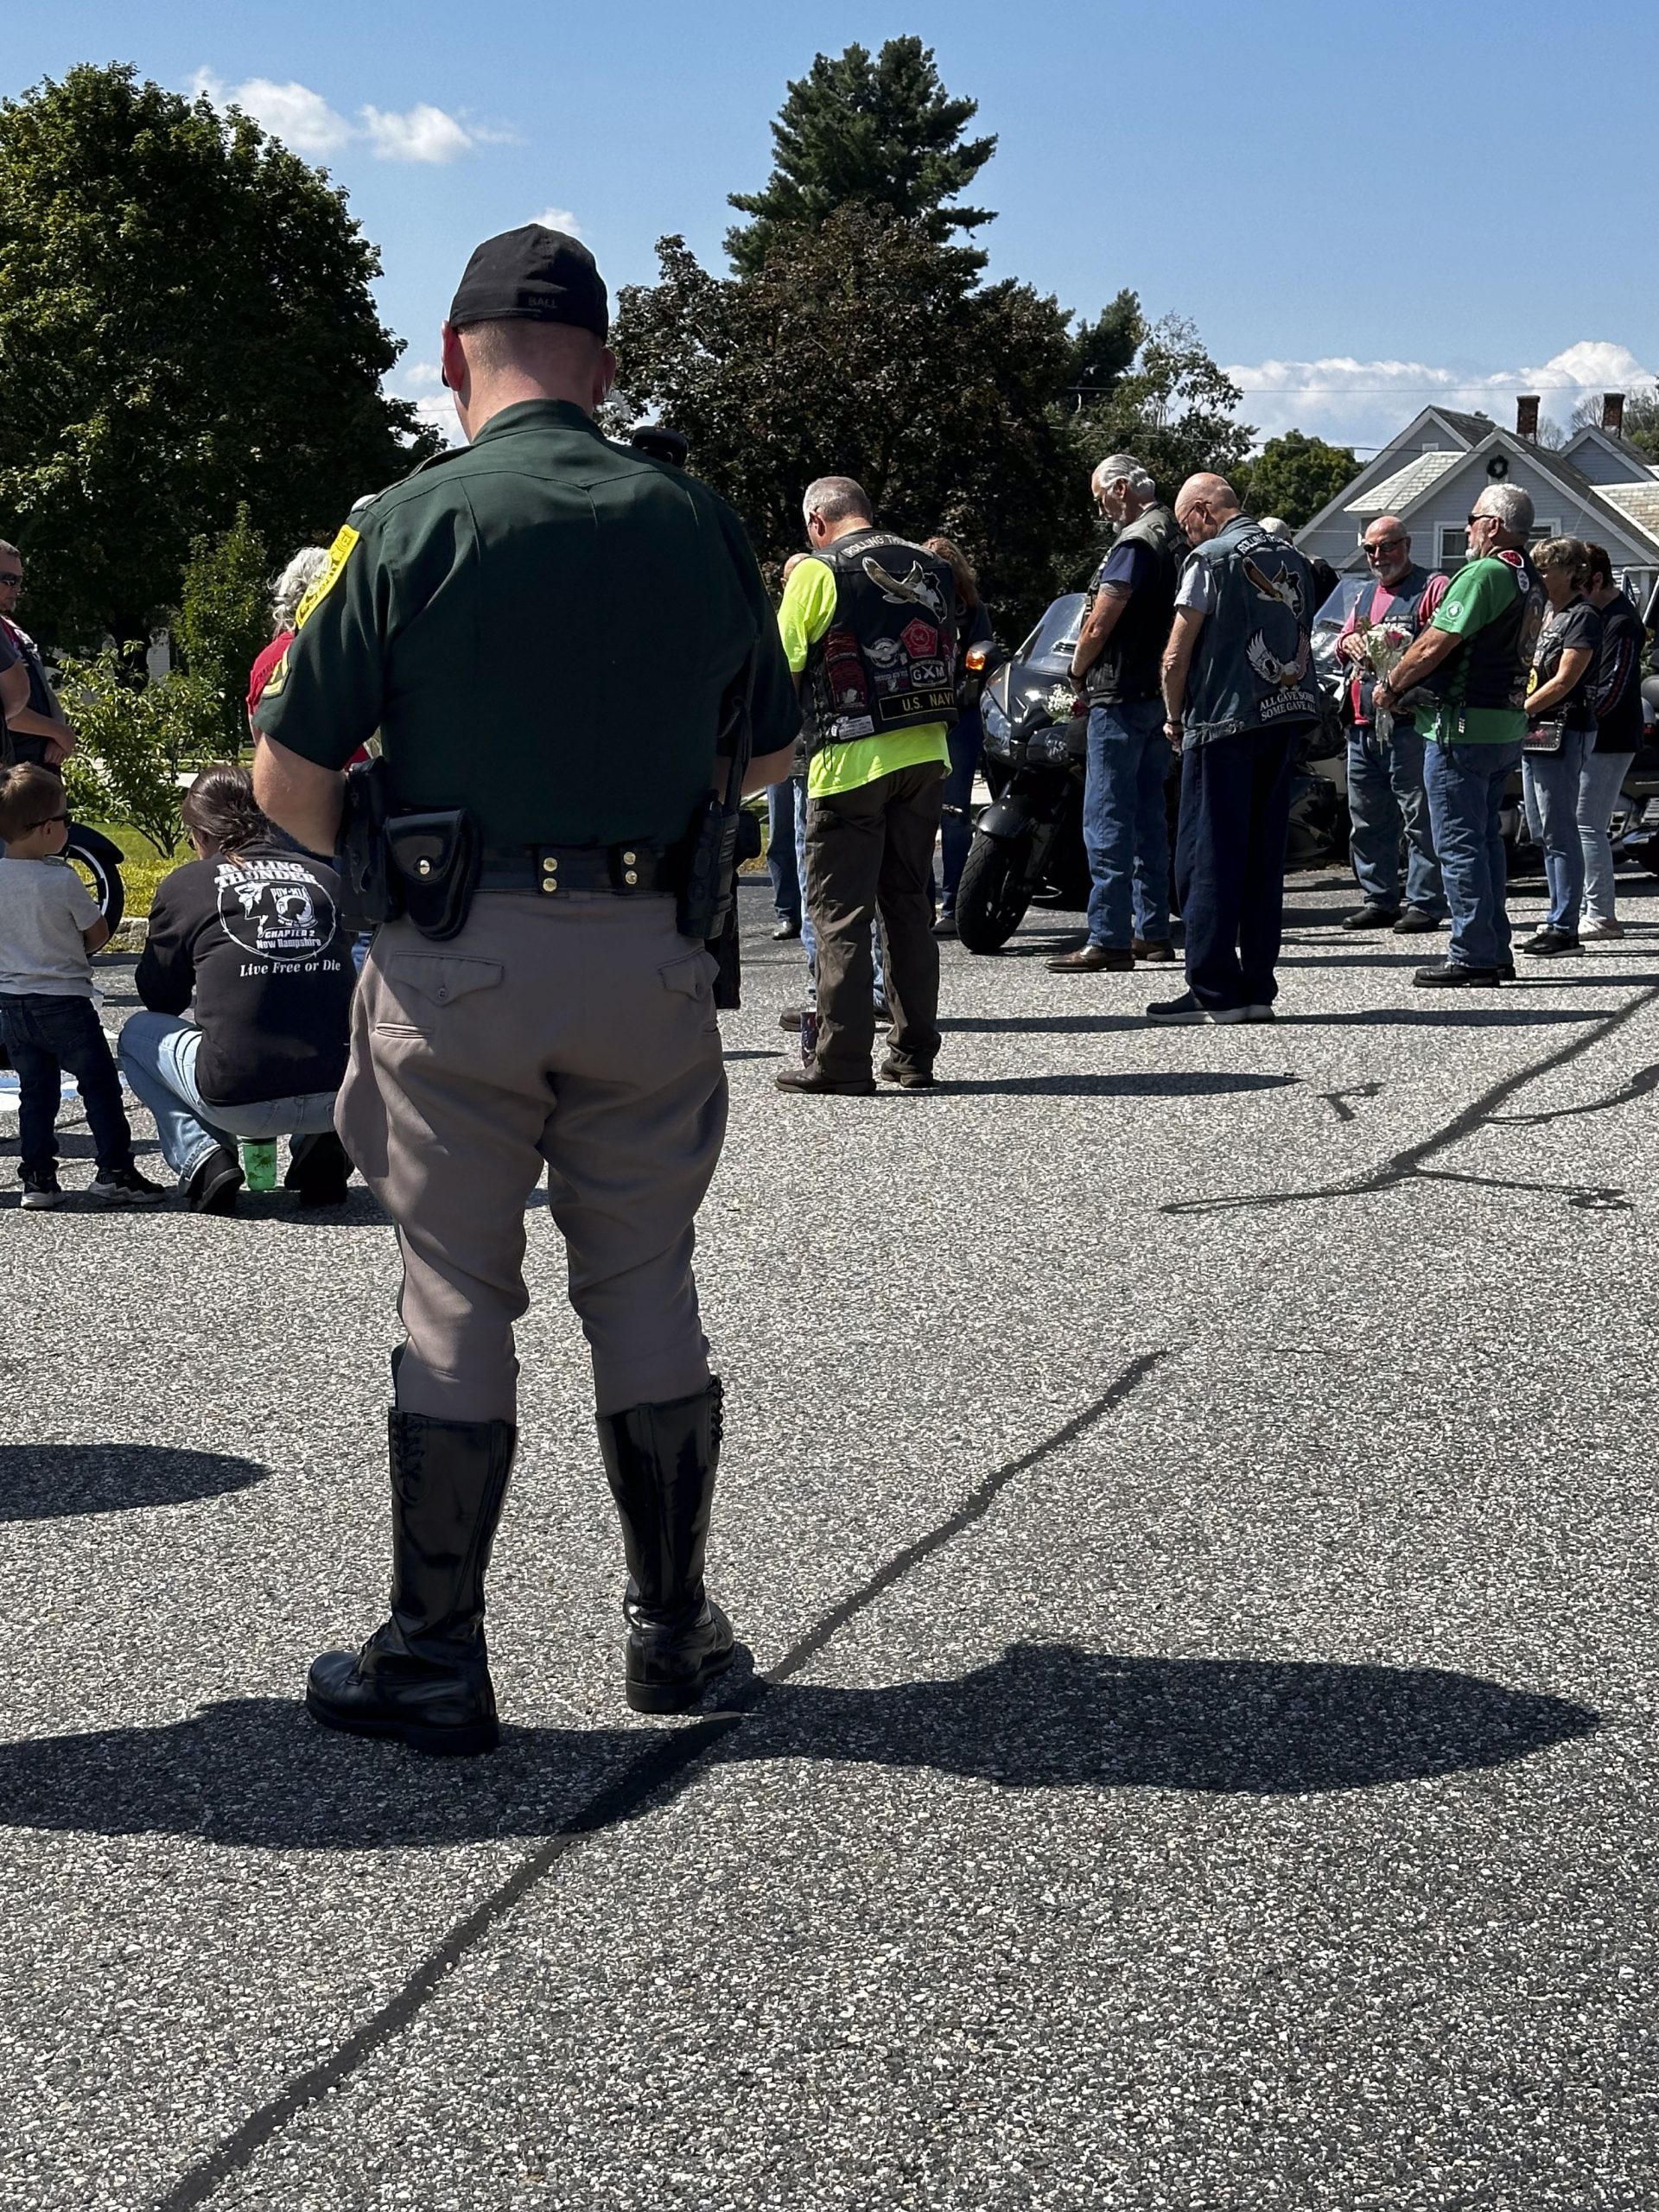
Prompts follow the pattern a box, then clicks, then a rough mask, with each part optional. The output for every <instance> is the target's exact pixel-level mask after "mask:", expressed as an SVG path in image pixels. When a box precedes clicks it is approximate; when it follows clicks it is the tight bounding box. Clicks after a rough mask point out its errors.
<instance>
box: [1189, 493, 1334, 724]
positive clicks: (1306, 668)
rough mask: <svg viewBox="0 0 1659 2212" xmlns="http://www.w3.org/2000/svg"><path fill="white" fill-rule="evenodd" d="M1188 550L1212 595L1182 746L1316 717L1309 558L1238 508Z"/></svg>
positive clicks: (1193, 675)
mask: <svg viewBox="0 0 1659 2212" xmlns="http://www.w3.org/2000/svg"><path fill="white" fill-rule="evenodd" d="M1192 558H1193V560H1194V561H1201V562H1203V563H1204V564H1205V567H1206V568H1207V569H1209V571H1210V590H1211V599H1210V607H1209V612H1208V613H1206V615H1205V621H1204V627H1203V628H1202V629H1201V630H1200V631H1199V632H1198V648H1197V650H1196V652H1194V653H1193V656H1192V670H1191V671H1190V673H1189V675H1188V677H1187V687H1186V704H1185V722H1186V735H1185V744H1186V747H1187V749H1188V750H1191V748H1192V747H1194V746H1198V745H1208V744H1210V743H1211V741H1213V740H1214V739H1216V738H1218V737H1231V736H1233V735H1234V734H1236V732H1238V731H1240V730H1255V729H1275V728H1279V727H1281V725H1286V724H1290V723H1294V722H1312V721H1318V720H1319V691H1318V689H1317V687H1316V683H1315V679H1314V677H1313V668H1312V661H1313V641H1312V639H1311V637H1310V635H1309V631H1308V626H1309V624H1310V622H1311V621H1312V620H1313V613H1314V606H1315V596H1316V593H1315V586H1314V582H1313V575H1312V574H1311V573H1310V571H1309V569H1308V565H1307V563H1306V561H1305V560H1304V559H1303V558H1302V556H1301V555H1300V553H1299V552H1298V551H1297V550H1296V549H1295V547H1294V545H1290V544H1287V543H1286V541H1285V540H1284V539H1283V538H1282V537H1269V536H1268V533H1267V531H1265V530H1263V529H1262V526H1261V524H1259V523H1258V522H1255V520H1253V519H1252V518H1251V517H1250V516H1249V515H1236V516H1235V517H1234V518H1233V519H1232V520H1231V521H1230V522H1229V523H1228V524H1225V525H1224V528H1223V529H1222V530H1221V531H1218V532H1217V535H1216V536H1215V537H1212V538H1211V539H1210V540H1209V541H1208V542H1207V543H1205V544H1203V545H1200V546H1198V548H1197V549H1196V550H1195V551H1194V552H1193V555H1192Z"/></svg>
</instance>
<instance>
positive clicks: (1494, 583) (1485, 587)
mask: <svg viewBox="0 0 1659 2212" xmlns="http://www.w3.org/2000/svg"><path fill="white" fill-rule="evenodd" d="M1524 588H1525V586H1524V583H1523V582H1522V580H1521V578H1520V577H1519V576H1518V575H1517V573H1516V570H1515V569H1512V568H1511V567H1510V564H1509V563H1508V562H1507V561H1500V560H1498V559H1497V558H1496V557H1495V556H1490V555H1489V556H1486V557H1485V558H1484V559H1482V560H1478V561H1467V562H1465V563H1464V565H1463V567H1462V568H1460V569H1459V570H1458V572H1457V574H1456V575H1454V576H1453V577H1452V581H1451V582H1450V583H1449V584H1447V586H1446V596H1445V598H1444V599H1443V600H1442V601H1440V605H1439V606H1438V607H1436V608H1435V610H1434V613H1433V616H1432V618H1431V619H1430V623H1429V627H1430V628H1431V629H1434V630H1445V631H1448V632H1450V633H1451V635H1452V637H1454V638H1472V637H1473V636H1474V634H1475V632H1477V631H1478V630H1484V628H1485V627H1486V625H1487V624H1488V623H1489V622H1496V621H1497V620H1498V618H1499V616H1500V615H1503V614H1507V613H1510V610H1511V608H1512V607H1514V605H1515V601H1516V591H1517V589H1524ZM1453 658H1454V660H1455V662H1456V665H1455V666H1454V667H1453V669H1452V676H1451V680H1450V682H1449V683H1447V685H1446V695H1445V696H1444V697H1443V698H1442V699H1441V701H1440V711H1439V713H1438V714H1437V715H1436V716H1435V719H1434V727H1433V730H1432V731H1431V732H1430V734H1431V735H1432V736H1433V737H1434V738H1435V739H1436V740H1438V741H1439V742H1440V744H1442V745H1519V743H1520V742H1521V740H1522V738H1523V737H1524V736H1525V734H1526V729H1527V717H1526V715H1525V713H1524V711H1523V710H1522V709H1520V708H1518V707H1517V708H1510V707H1467V708H1465V705H1464V704H1463V695H1464V691H1465V687H1466V686H1467V684H1468V681H1469V656H1468V654H1467V653H1466V652H1465V653H1459V654H1457V655H1454V657H1453Z"/></svg>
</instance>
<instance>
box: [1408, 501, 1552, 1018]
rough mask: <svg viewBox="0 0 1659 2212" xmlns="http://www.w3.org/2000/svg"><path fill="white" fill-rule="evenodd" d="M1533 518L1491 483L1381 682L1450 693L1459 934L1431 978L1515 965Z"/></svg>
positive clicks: (1432, 967) (1437, 844)
mask: <svg viewBox="0 0 1659 2212" xmlns="http://www.w3.org/2000/svg"><path fill="white" fill-rule="evenodd" d="M1531 528H1532V501H1531V499H1529V497H1528V495H1527V493H1525V492H1523V491H1522V489H1521V487H1520V486H1519V485H1518V484H1491V485H1488V486H1487V487H1486V489H1485V490H1484V492H1483V493H1481V495H1480V497H1479V498H1478V499H1477V500H1476V501H1475V504H1474V507H1473V510H1472V511H1471V514H1470V517H1469V538H1468V544H1469V558H1468V560H1467V561H1466V562H1465V564H1464V566H1463V567H1462V568H1461V569H1459V570H1458V572H1457V574H1456V575H1454V576H1453V577H1452V581H1451V582H1450V583H1449V584H1448V585H1447V586H1446V596H1445V598H1444V599H1442V600H1441V601H1440V605H1439V607H1437V608H1436V609H1435V611H1434V613H1433V616H1432V618H1431V619H1430V621H1429V625H1428V627H1427V629H1426V630H1425V631H1424V632H1422V633H1421V636H1420V637H1419V638H1418V639H1416V640H1415V642H1414V644H1412V645H1408V647H1407V648H1406V651H1405V652H1404V654H1403V656H1402V658H1401V659H1400V660H1399V661H1398V662H1397V663H1396V664H1395V669H1394V671H1393V673H1392V675H1390V677H1389V679H1388V681H1387V683H1379V684H1378V685H1377V687H1376V694H1375V698H1376V705H1377V706H1378V707H1379V708H1381V709H1383V710H1384V711H1385V712H1388V713H1392V712H1394V710H1395V707H1396V705H1397V703H1398V702H1399V701H1400V700H1401V699H1402V698H1403V697H1404V696H1405V695H1406V693H1407V692H1408V691H1410V690H1413V689H1414V686H1415V685H1417V684H1419V683H1424V682H1428V683H1430V684H1431V686H1432V688H1433V690H1434V691H1435V693H1436V694H1437V695H1438V696H1439V698H1440V712H1439V714H1438V715H1436V717H1435V721H1434V727H1433V729H1432V730H1431V731H1430V733H1429V738H1430V743H1429V746H1428V748H1427V755H1426V757H1425V760H1424V773H1423V782H1424V787H1425V789H1426V790H1427V793H1428V812H1429V819H1430V822H1431V823H1432V825H1433V832H1434V849H1435V851H1436V852H1437V853H1438V854H1439V855H1440V874H1441V876H1442V879H1443V880H1444V882H1445V885H1446V903H1447V905H1448V906H1450V907H1451V909H1452V943H1451V946H1450V949H1449V950H1448V953H1447V956H1446V958H1445V959H1444V960H1436V961H1431V962H1430V963H1429V965H1428V966H1427V967H1426V968H1420V969H1418V970H1417V973H1416V975H1415V976H1414V978H1413V980H1414V982H1417V983H1419V984H1421V985H1422V986H1423V987H1424V988H1427V989H1445V988H1452V987H1456V986H1460V985H1466V984H1473V985H1477V986H1481V985H1491V984H1494V983H1497V982H1503V981H1505V980H1507V979H1508V978H1509V977H1510V976H1513V975H1514V973H1515V967H1514V963H1513V962H1512V961H1511V959H1510V918H1509V913H1508V912H1507V910H1506V907H1505V905H1504V893H1505V888H1506V885H1507V880H1508V867H1507V862H1506V861H1505V857H1504V852H1503V835H1502V832H1501V830H1500V829H1499V827H1498V810H1499V808H1500V806H1501V804H1502V802H1503V786H1504V784H1505V782H1506V781H1507V779H1508V778H1509V776H1510V773H1511V772H1512V771H1513V770H1514V769H1516V767H1518V766H1520V762H1521V740H1522V736H1523V735H1524V734H1525V731H1526V727H1527V717H1526V713H1525V702H1526V696H1527V679H1528V677H1529V674H1530V672H1531V669H1532V649H1533V647H1534V645H1536V644H1537V642H1538V632H1539V631H1540V630H1541V629H1542V627H1543V623H1544V613H1545V606H1546V602H1545V598H1544V588H1543V586H1542V584H1541V583H1540V582H1539V581H1538V572H1537V570H1536V569H1535V568H1534V567H1533V565H1532V563H1531V562H1530V561H1529V559H1528V558H1527V539H1528V535H1529V531H1531Z"/></svg>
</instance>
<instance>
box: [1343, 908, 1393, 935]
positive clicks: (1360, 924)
mask: <svg viewBox="0 0 1659 2212" xmlns="http://www.w3.org/2000/svg"><path fill="white" fill-rule="evenodd" d="M1399 919H1400V909H1399V908H1398V907H1397V906H1370V905H1369V904H1368V905H1366V906H1361V907H1360V908H1359V909H1358V910H1357V912H1354V913H1351V914H1348V915H1345V916H1344V918H1343V925H1342V926H1343V927H1344V929H1345V930H1391V929H1392V928H1393V927H1394V925H1395V923H1396V922H1397V921H1398V920H1399Z"/></svg>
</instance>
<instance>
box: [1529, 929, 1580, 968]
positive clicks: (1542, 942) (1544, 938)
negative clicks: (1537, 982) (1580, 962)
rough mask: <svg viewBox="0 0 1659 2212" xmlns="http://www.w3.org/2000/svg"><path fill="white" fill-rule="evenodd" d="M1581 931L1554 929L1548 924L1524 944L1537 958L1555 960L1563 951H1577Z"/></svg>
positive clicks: (1532, 955)
mask: <svg viewBox="0 0 1659 2212" xmlns="http://www.w3.org/2000/svg"><path fill="white" fill-rule="evenodd" d="M1578 949H1579V933H1578V931H1576V930H1553V929H1551V928H1550V927H1549V926H1548V924H1546V925H1545V926H1544V927H1543V928H1542V929H1541V930H1540V931H1539V932H1538V934H1537V936H1536V937H1529V938H1528V939H1527V941H1526V943H1525V944H1523V945H1522V948H1521V950H1522V952H1525V953H1529V954H1530V956H1531V957H1532V958H1533V959H1535V960H1554V959H1555V958H1556V957H1558V956H1559V955H1560V954H1561V953H1563V952H1576V951H1577V950H1578Z"/></svg>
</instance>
